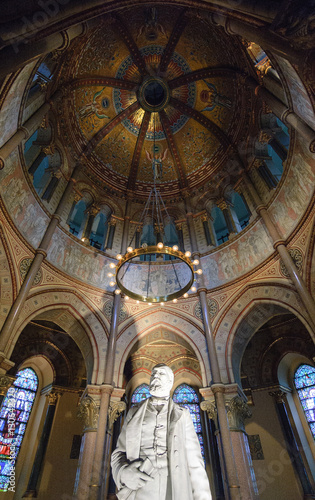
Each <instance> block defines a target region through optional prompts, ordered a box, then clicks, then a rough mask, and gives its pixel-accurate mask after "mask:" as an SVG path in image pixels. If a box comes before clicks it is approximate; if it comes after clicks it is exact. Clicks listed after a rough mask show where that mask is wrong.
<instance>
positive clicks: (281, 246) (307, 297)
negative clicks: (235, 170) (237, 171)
mask: <svg viewBox="0 0 315 500" xmlns="http://www.w3.org/2000/svg"><path fill="white" fill-rule="evenodd" d="M244 180H245V182H246V185H247V187H248V189H249V192H250V194H251V196H252V198H253V201H254V203H255V204H256V212H257V213H258V214H259V215H260V216H261V218H262V220H263V222H264V225H265V227H266V230H267V232H268V234H269V236H270V238H271V240H272V242H273V246H274V248H275V250H277V252H278V253H279V255H280V257H281V259H282V261H283V263H284V265H285V267H286V269H287V271H288V273H289V276H290V278H291V280H292V282H293V284H294V286H295V289H296V291H297V293H298V294H299V297H300V299H301V300H302V302H303V304H304V307H305V310H306V312H307V313H308V315H309V318H310V322H311V326H312V328H313V331H315V302H314V299H313V297H312V296H311V294H310V292H309V291H308V289H307V287H306V285H305V283H304V281H303V279H302V278H301V276H300V275H299V272H298V270H297V268H296V266H295V264H294V261H293V259H292V257H291V255H290V254H289V252H288V250H287V248H286V245H285V241H284V240H283V239H282V238H281V235H280V234H279V232H278V229H277V227H276V225H275V224H274V222H273V221H272V219H271V217H270V215H269V213H268V210H267V208H266V206H265V205H264V204H263V203H262V201H261V199H260V196H259V194H258V192H257V190H256V188H255V186H254V184H253V183H252V181H251V179H250V178H249V176H248V175H245V176H244Z"/></svg>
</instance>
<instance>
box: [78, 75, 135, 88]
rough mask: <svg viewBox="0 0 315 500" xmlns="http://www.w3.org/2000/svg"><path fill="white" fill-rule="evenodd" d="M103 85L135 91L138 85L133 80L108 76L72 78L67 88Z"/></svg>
mask: <svg viewBox="0 0 315 500" xmlns="http://www.w3.org/2000/svg"><path fill="white" fill-rule="evenodd" d="M100 85H104V86H106V87H112V88H117V89H123V90H134V91H136V90H137V88H138V85H137V84H136V83H135V82H132V81H130V80H118V78H108V77H105V76H104V77H103V76H101V77H99V78H95V77H92V78H79V79H78V80H73V81H72V82H70V83H69V88H70V89H71V90H74V89H78V88H80V87H85V86H90V87H96V86H100Z"/></svg>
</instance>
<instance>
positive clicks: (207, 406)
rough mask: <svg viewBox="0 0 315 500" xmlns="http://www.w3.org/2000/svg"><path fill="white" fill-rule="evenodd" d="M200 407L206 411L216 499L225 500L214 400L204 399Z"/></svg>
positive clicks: (223, 474) (222, 463) (223, 467)
mask: <svg viewBox="0 0 315 500" xmlns="http://www.w3.org/2000/svg"><path fill="white" fill-rule="evenodd" d="M200 392H201V394H202V396H203V397H205V398H206V395H205V394H204V389H200ZM200 408H201V410H202V411H204V412H206V413H207V416H208V419H207V422H208V424H209V425H208V431H209V432H208V437H209V455H210V464H211V470H212V479H213V484H214V489H215V498H216V500H225V495H224V485H225V486H226V485H227V481H226V474H225V466H224V462H223V460H222V459H223V452H222V442H221V436H220V430H219V425H218V412H217V408H216V406H215V402H214V400H213V398H212V400H208V399H206V400H205V401H202V402H201V403H200Z"/></svg>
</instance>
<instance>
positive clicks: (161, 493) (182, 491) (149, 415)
mask: <svg viewBox="0 0 315 500" xmlns="http://www.w3.org/2000/svg"><path fill="white" fill-rule="evenodd" d="M173 383H174V374H173V371H172V370H171V368H169V367H168V366H167V365H165V364H163V363H161V364H158V365H156V366H155V367H154V368H153V370H152V373H151V378H150V394H151V396H150V397H149V398H148V399H146V400H144V401H143V402H141V403H139V404H136V405H134V406H133V407H132V408H131V409H130V410H129V412H128V415H127V417H126V420H125V423H124V425H123V428H122V431H121V433H120V436H119V438H118V442H117V448H116V450H115V451H114V452H113V453H112V457H111V465H112V471H113V477H114V481H115V483H116V485H117V487H118V493H117V497H118V498H119V500H125V499H128V500H148V499H150V500H178V499H181V500H211V498H212V497H211V493H210V487H209V481H208V478H207V474H206V471H205V468H204V462H203V459H202V456H201V450H200V444H199V440H198V437H197V434H196V431H195V428H194V424H193V422H192V419H191V416H190V413H189V410H188V409H187V408H183V407H181V406H179V405H178V404H176V403H174V402H173V400H172V399H171V398H170V391H171V388H172V386H173Z"/></svg>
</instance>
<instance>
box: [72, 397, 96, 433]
mask: <svg viewBox="0 0 315 500" xmlns="http://www.w3.org/2000/svg"><path fill="white" fill-rule="evenodd" d="M99 412H100V407H99V405H98V404H96V402H95V401H94V399H93V398H91V396H88V395H87V396H84V398H83V399H81V401H80V403H79V406H78V410H77V418H78V419H79V420H81V421H82V422H83V425H84V429H83V432H96V431H97V423H98V417H99Z"/></svg>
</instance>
